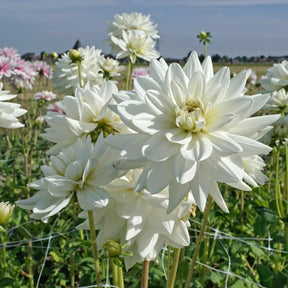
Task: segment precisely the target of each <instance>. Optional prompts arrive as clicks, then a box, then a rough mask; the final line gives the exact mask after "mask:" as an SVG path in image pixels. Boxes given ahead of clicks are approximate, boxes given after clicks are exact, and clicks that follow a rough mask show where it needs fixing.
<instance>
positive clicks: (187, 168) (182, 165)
mask: <svg viewBox="0 0 288 288" xmlns="http://www.w3.org/2000/svg"><path fill="white" fill-rule="evenodd" d="M197 167H198V163H197V162H195V161H192V160H186V159H183V158H182V157H181V156H180V155H177V156H176V157H174V165H173V174H174V177H175V179H176V181H177V182H179V183H181V184H186V183H188V182H190V181H192V180H193V178H194V176H195V174H196V172H197Z"/></svg>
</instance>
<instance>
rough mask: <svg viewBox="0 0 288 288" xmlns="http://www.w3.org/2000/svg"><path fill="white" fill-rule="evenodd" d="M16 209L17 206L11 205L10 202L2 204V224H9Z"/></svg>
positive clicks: (0, 219) (0, 211)
mask: <svg viewBox="0 0 288 288" xmlns="http://www.w3.org/2000/svg"><path fill="white" fill-rule="evenodd" d="M14 207H15V205H11V204H9V202H8V201H7V202H0V224H6V223H8V222H9V219H10V215H11V214H12V212H13V209H14Z"/></svg>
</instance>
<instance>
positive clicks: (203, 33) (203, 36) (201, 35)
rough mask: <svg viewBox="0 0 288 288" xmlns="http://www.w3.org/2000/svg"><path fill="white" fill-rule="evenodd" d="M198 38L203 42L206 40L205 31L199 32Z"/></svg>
mask: <svg viewBox="0 0 288 288" xmlns="http://www.w3.org/2000/svg"><path fill="white" fill-rule="evenodd" d="M199 38H200V39H203V40H204V39H206V38H207V33H206V32H205V31H201V32H200V34H199Z"/></svg>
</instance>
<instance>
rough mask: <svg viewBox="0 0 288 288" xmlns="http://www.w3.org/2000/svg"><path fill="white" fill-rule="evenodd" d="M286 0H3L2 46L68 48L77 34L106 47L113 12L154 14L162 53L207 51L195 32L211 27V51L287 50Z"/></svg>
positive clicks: (25, 49) (37, 50)
mask: <svg viewBox="0 0 288 288" xmlns="http://www.w3.org/2000/svg"><path fill="white" fill-rule="evenodd" d="M287 11H288V0H69V1H67V0H1V17H0V27H1V29H0V48H3V47H5V46H7V47H14V48H16V49H17V50H18V52H19V53H20V54H23V53H25V52H35V53H36V54H40V52H41V51H47V52H48V53H50V52H53V51H56V52H58V53H61V52H64V51H66V50H69V49H70V48H72V46H73V45H74V43H75V42H76V40H77V39H79V40H80V41H81V43H82V44H83V46H87V45H89V46H95V47H96V48H98V49H102V50H103V52H104V53H109V52H110V47H109V45H107V44H106V43H105V42H104V40H105V39H106V38H107V37H108V34H107V31H106V29H107V21H112V20H113V17H114V15H115V14H121V13H123V12H127V13H130V12H141V13H143V14H150V15H151V20H152V21H153V22H154V23H156V24H157V25H158V31H159V34H160V36H161V38H160V42H159V51H160V52H161V54H162V55H163V56H164V57H175V58H183V57H185V56H186V55H187V54H188V52H189V51H191V50H196V51H197V52H198V53H199V54H201V53H203V47H202V46H201V45H200V44H199V41H198V39H197V38H196V36H197V34H199V32H200V31H201V30H204V31H209V32H211V34H212V36H213V38H212V43H211V44H208V54H210V55H213V54H216V53H217V54H220V55H221V56H223V55H228V56H229V57H235V56H244V55H245V56H260V55H265V56H268V55H277V56H282V55H288V34H287V27H288V17H287Z"/></svg>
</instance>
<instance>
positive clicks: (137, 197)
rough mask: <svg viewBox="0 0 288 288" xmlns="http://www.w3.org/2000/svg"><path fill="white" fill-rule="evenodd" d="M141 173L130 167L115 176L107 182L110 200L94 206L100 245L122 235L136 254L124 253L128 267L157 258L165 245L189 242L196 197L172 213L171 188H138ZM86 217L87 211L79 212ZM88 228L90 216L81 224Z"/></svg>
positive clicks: (123, 239)
mask: <svg viewBox="0 0 288 288" xmlns="http://www.w3.org/2000/svg"><path fill="white" fill-rule="evenodd" d="M139 175H140V172H139V170H137V169H135V170H131V171H129V172H128V173H127V174H126V175H125V176H122V177H120V178H118V179H115V180H114V181H113V182H111V184H109V185H107V186H105V188H106V189H107V191H109V193H110V196H111V198H110V200H109V204H108V205H107V206H106V207H102V208H100V207H99V208H96V209H95V210H94V220H95V228H96V229H97V230H98V229H99V230H100V231H99V233H98V236H97V243H98V247H102V246H103V244H104V243H106V242H107V241H108V240H109V239H115V240H118V239H120V245H121V246H122V245H123V244H125V243H128V244H129V247H128V250H129V251H131V252H132V253H133V256H125V257H124V259H125V266H126V269H129V268H131V267H132V266H133V265H134V264H136V263H137V262H142V261H144V260H149V261H157V256H158V254H159V252H160V250H161V249H162V248H164V247H165V245H166V244H167V245H170V246H172V247H175V248H182V247H184V246H188V245H189V243H190V237H189V233H188V226H189V222H188V221H187V222H186V221H185V218H186V217H185V216H187V215H188V214H189V211H190V208H191V205H192V203H193V197H192V196H191V195H190V197H187V199H186V200H185V201H183V202H181V204H180V205H179V206H178V207H177V208H176V209H175V210H174V211H173V212H172V213H170V214H169V215H167V207H168V189H164V190H163V191H161V192H160V193H159V194H154V195H153V194H151V193H149V192H148V191H147V190H146V189H143V190H142V191H139V192H135V191H134V187H135V184H136V182H137V179H138V177H139ZM79 216H80V217H82V218H87V213H86V214H85V213H81V214H80V215H79ZM78 228H79V229H89V224H88V220H86V221H85V222H84V223H83V224H81V225H79V226H78Z"/></svg>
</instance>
